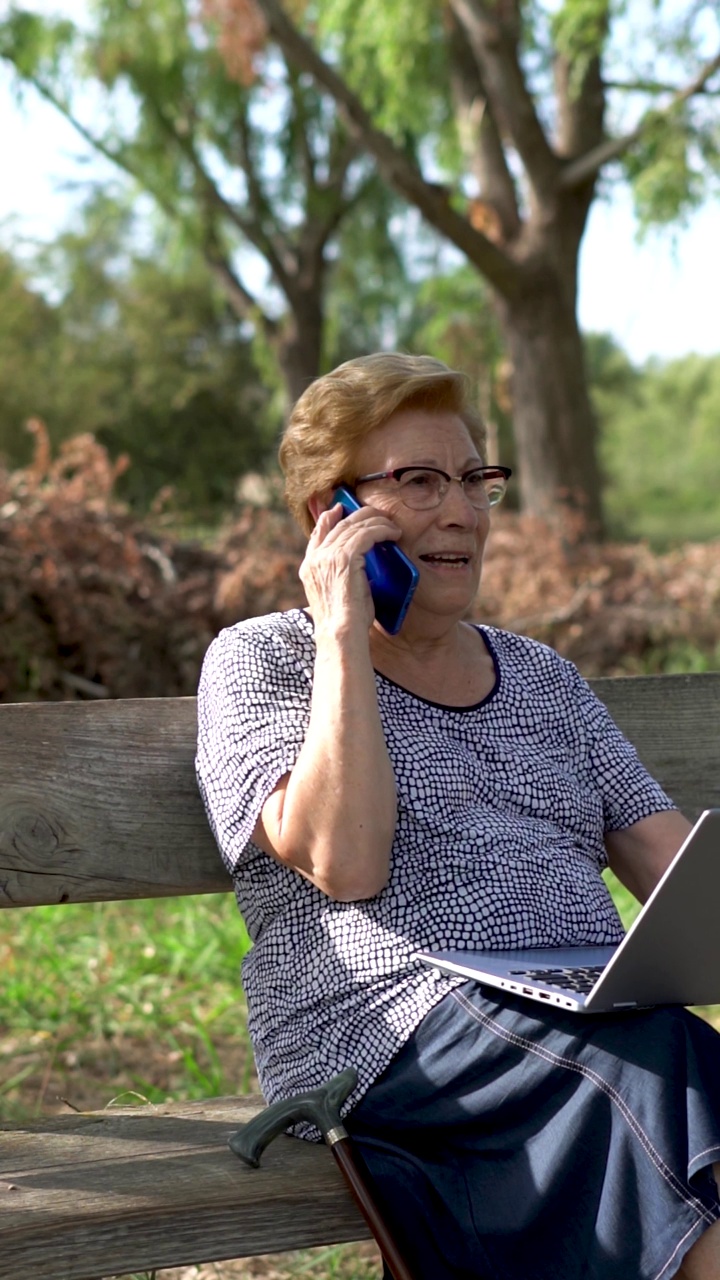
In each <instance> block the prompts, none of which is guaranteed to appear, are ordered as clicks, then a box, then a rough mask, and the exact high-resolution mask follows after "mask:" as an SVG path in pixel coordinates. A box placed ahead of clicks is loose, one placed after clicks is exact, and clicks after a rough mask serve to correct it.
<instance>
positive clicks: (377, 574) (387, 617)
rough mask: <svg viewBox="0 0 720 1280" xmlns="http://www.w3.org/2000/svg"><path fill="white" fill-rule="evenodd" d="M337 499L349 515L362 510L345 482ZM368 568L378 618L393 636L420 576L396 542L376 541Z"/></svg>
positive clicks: (337, 494) (366, 561)
mask: <svg viewBox="0 0 720 1280" xmlns="http://www.w3.org/2000/svg"><path fill="white" fill-rule="evenodd" d="M336 502H339V503H340V506H341V507H342V508H343V511H344V512H345V514H346V515H349V514H350V512H351V511H359V510H360V508H361V506H362V503H361V502H358V500H357V498H356V497H355V494H354V493H353V492H352V490H350V489H348V488H346V486H345V485H344V484H342V485H340V487H339V488H338V489H336V490H335V493H334V494H333V506H334V505H335V503H336ZM365 571H366V573H367V576H368V582H369V583H370V594H371V596H372V598H373V604H374V605H375V617H376V618H377V620H378V622H379V623H380V626H381V627H382V629H383V631H387V633H388V635H391V636H394V635H397V633H398V631H399V630H400V628H401V626H402V624H403V619H404V618H405V614H406V613H407V611H408V608H409V606H410V601H411V600H412V598H413V593H414V591H415V588H416V586H417V584H418V578H419V577H420V575H419V573H418V571H417V569H416V568H415V565H414V564H413V562H412V560H409V559H408V557H407V556H406V555H405V552H404V551H401V550H400V548H399V547H397V546H396V545H395V543H394V542H376V543H375V546H374V547H373V548H372V550H371V551H368V552H367V555H366V556H365Z"/></svg>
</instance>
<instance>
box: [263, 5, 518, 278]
mask: <svg viewBox="0 0 720 1280" xmlns="http://www.w3.org/2000/svg"><path fill="white" fill-rule="evenodd" d="M257 4H258V7H259V8H260V9H261V11H262V13H263V15H264V17H265V19H266V21H267V24H268V28H269V30H270V33H271V35H272V37H273V39H275V40H276V41H277V43H278V44H279V45H280V46H281V48H282V49H283V50H284V51H285V53H286V55H287V56H288V57H291V58H292V59H293V60H294V61H295V62H296V64H297V65H298V66H299V67H301V68H302V70H304V71H307V72H309V74H310V75H312V77H313V78H314V80H315V81H316V83H317V84H319V85H321V86H322V87H323V88H324V89H325V90H326V91H327V93H329V94H330V96H331V97H332V98H334V100H335V102H336V104H337V108H338V111H339V112H340V114H341V115H342V117H343V119H344V120H345V123H346V125H347V128H348V130H349V132H350V133H351V134H352V136H353V137H354V138H357V139H358V141H359V142H360V144H361V145H362V147H363V148H364V149H365V150H366V151H368V152H369V153H370V155H372V156H374V158H375V160H376V162H377V165H378V169H379V171H380V173H381V174H382V176H383V178H384V179H385V181H386V182H387V183H388V184H389V185H390V186H391V187H393V188H394V189H395V190H396V191H397V192H398V193H399V194H400V195H401V196H403V197H404V199H406V200H408V201H409V203H410V204H413V205H415V207H416V208H417V209H418V210H419V211H420V213H422V215H423V217H424V218H425V219H426V220H427V221H428V222H429V223H430V224H431V226H433V227H435V228H436V230H438V231H440V232H441V233H442V234H443V235H444V236H445V237H446V238H447V239H448V240H451V241H452V243H453V244H455V245H457V247H458V248H459V249H460V250H461V252H462V253H464V254H465V255H466V256H467V257H468V258H469V259H470V261H471V262H472V263H474V265H475V266H476V267H477V268H478V270H480V271H481V272H482V273H483V275H485V276H487V278H488V280H489V281H490V283H491V284H492V285H494V287H495V288H496V289H497V290H498V291H499V292H500V293H501V294H504V295H506V296H507V295H511V294H513V293H514V292H515V290H516V289H517V288H518V287H519V284H520V273H519V270H518V268H517V267H516V266H515V263H514V262H513V261H512V259H511V258H509V257H508V256H507V255H506V254H505V253H503V252H502V250H501V249H499V248H498V247H497V246H496V245H494V244H493V243H492V241H490V240H489V239H488V238H487V236H484V235H483V234H482V233H481V232H479V231H476V230H475V229H474V228H473V227H472V226H471V224H470V222H469V221H468V220H467V219H466V218H464V217H462V215H461V214H459V213H458V212H457V211H456V210H455V209H453V207H452V205H451V203H450V200H449V197H448V193H447V192H446V191H445V190H444V188H438V187H437V186H436V185H434V184H431V183H428V182H426V181H425V178H424V177H423V175H422V173H421V171H420V169H419V168H418V167H417V165H416V164H415V163H414V161H413V160H412V159H411V158H410V157H409V156H408V155H407V153H406V152H404V151H402V150H401V149H400V148H399V147H398V146H396V144H395V143H394V142H393V141H392V139H391V138H390V137H388V135H387V134H385V133H382V132H381V131H380V130H379V129H377V128H376V127H375V125H374V124H373V122H372V120H371V118H370V116H369V114H368V112H367V111H366V110H365V108H364V107H363V105H362V103H361V102H360V100H359V98H358V97H357V96H356V94H354V93H353V92H352V90H351V89H350V88H349V87H348V86H347V85H346V84H345V82H344V81H343V80H342V79H341V78H340V76H339V75H338V74H337V73H336V72H335V71H334V70H333V68H332V67H330V66H329V65H328V64H327V63H326V62H325V61H324V60H323V59H322V58H321V57H320V55H319V54H318V53H317V52H316V50H315V49H314V48H313V46H312V45H311V44H310V43H309V42H308V41H307V40H306V39H305V37H304V36H303V35H302V34H301V33H300V31H299V30H298V29H297V28H296V27H295V26H294V25H293V23H292V22H291V21H290V19H289V18H288V17H287V15H286V14H285V12H284V10H283V8H282V5H281V4H280V3H279V0H257Z"/></svg>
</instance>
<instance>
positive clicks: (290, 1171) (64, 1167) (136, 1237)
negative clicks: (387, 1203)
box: [0, 1097, 370, 1280]
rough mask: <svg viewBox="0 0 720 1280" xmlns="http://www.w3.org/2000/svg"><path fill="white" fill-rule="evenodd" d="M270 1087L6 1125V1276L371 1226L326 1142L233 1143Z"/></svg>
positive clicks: (170, 1259) (178, 1261)
mask: <svg viewBox="0 0 720 1280" xmlns="http://www.w3.org/2000/svg"><path fill="white" fill-rule="evenodd" d="M261 1105H262V1100H261V1099H260V1098H257V1097H246V1098H216V1099H211V1100H208V1101H206V1102H198V1103H184V1104H171V1105H164V1106H158V1107H140V1108H115V1107H114V1108H112V1109H111V1110H108V1111H102V1112H90V1113H85V1114H82V1115H73V1116H62V1117H59V1118H57V1119H53V1120H43V1121H41V1122H37V1123H35V1122H30V1123H27V1124H15V1125H13V1126H12V1127H11V1126H10V1125H0V1240H1V1241H2V1245H1V1247H0V1280H17V1278H18V1277H19V1276H28V1277H32V1280H98V1277H102V1276H108V1275H112V1274H116V1273H119V1272H123V1273H124V1272H126V1271H134V1270H148V1269H153V1268H155V1267H172V1266H183V1265H190V1264H192V1263H195V1262H198V1261H203V1262H214V1261H222V1260H223V1259H227V1258H242V1257H250V1256H254V1255H257V1254H262V1253H277V1252H282V1251H283V1250H286V1249H303V1248H310V1247H313V1246H317V1245H325V1244H340V1243H346V1242H348V1241H354V1240H366V1239H369V1238H370V1235H369V1232H368V1229H367V1227H366V1225H365V1223H364V1221H363V1219H362V1217H361V1216H360V1213H359V1211H358V1209H357V1208H356V1206H355V1203H354V1201H353V1200H352V1197H351V1196H350V1193H349V1192H348V1190H347V1188H346V1185H345V1182H344V1180H343V1178H342V1175H341V1174H340V1172H339V1170H338V1168H337V1166H336V1164H335V1161H334V1160H333V1159H332V1157H331V1156H330V1154H329V1152H328V1151H327V1149H326V1148H325V1147H324V1146H321V1145H314V1144H311V1143H308V1142H300V1141H298V1140H297V1139H295V1138H288V1137H281V1138H278V1139H277V1141H276V1142H274V1143H273V1144H272V1145H271V1146H270V1147H268V1149H267V1151H266V1152H265V1154H264V1155H263V1158H262V1163H261V1166H260V1168H259V1169H248V1168H247V1167H246V1166H245V1165H244V1164H243V1163H242V1162H241V1161H240V1160H238V1158H237V1156H234V1155H233V1154H232V1152H231V1151H230V1150H229V1149H228V1146H227V1141H228V1138H229V1137H230V1135H231V1134H232V1133H234V1132H235V1130H236V1129H237V1128H238V1127H239V1126H240V1125H241V1124H245V1123H247V1121H248V1120H250V1119H251V1118H252V1116H253V1115H255V1114H256V1113H257V1111H258V1110H259V1108H260V1106H261Z"/></svg>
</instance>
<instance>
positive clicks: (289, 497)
mask: <svg viewBox="0 0 720 1280" xmlns="http://www.w3.org/2000/svg"><path fill="white" fill-rule="evenodd" d="M398 409H424V410H426V411H428V412H431V413H432V412H435V411H449V412H451V413H456V414H457V415H458V417H460V418H461V419H462V421H463V422H464V424H465V426H466V427H467V429H468V432H469V434H470V438H471V439H472V442H473V444H474V445H475V447H476V449H477V450H478V453H479V455H480V457H481V458H482V459H483V461H485V460H486V448H487V433H486V430H485V426H484V423H483V421H482V418H481V417H480V414H479V413H478V411H477V410H476V409H475V408H474V407H473V405H471V404H470V383H469V380H468V379H467V377H466V376H465V374H464V373H459V372H458V371H457V370H455V369H450V368H448V366H447V365H446V364H443V362H442V361H441V360H435V359H434V358H433V357H432V356H411V355H404V354H403V353H401V352H397V351H389V352H377V353H376V354H374V355H369V356H359V357H358V358H357V359H356V360H348V361H346V363H345V364H341V365H339V366H338V368H337V369H333V371H332V373H327V374H325V375H324V376H323V377H321V378H318V379H317V380H316V381H315V382H313V383H311V384H310V386H309V387H308V389H307V391H304V392H303V394H302V395H301V396H300V399H299V400H298V401H297V403H296V405H295V407H294V409H293V411H292V413H291V414H290V418H289V420H288V424H287V427H286V428H285V432H284V434H283V438H282V442H281V445H280V453H279V457H280V466H281V467H282V470H283V474H284V476H285V501H286V502H287V505H288V507H289V508H290V510H291V512H292V514H293V515H294V516H295V519H296V520H297V521H298V524H299V525H300V526H301V528H302V529H304V531H305V533H308V534H309V533H310V531H311V529H312V527H313V523H314V521H313V518H312V516H311V515H310V512H309V510H308V502H309V500H310V498H311V497H312V496H313V495H314V494H316V493H323V492H324V491H325V490H327V489H333V488H335V486H336V485H338V484H339V483H340V482H341V481H343V480H344V481H346V482H350V483H352V481H353V480H354V478H355V477H354V474H353V472H354V460H355V457H356V454H357V449H358V446H359V445H360V444H361V442H362V441H363V440H364V439H365V438H366V437H367V436H369V435H370V433H371V432H372V431H375V430H376V429H377V428H378V427H381V426H382V425H383V424H384V423H385V422H387V420H388V418H390V417H392V415H393V414H394V413H395V412H397V410H398Z"/></svg>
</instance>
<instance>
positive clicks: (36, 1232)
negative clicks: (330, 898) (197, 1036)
mask: <svg viewBox="0 0 720 1280" xmlns="http://www.w3.org/2000/svg"><path fill="white" fill-rule="evenodd" d="M593 683H594V687H595V689H596V692H597V693H598V694H599V696H600V697H601V698H602V699H603V700H604V701H605V702H606V703H607V705H608V706H609V708H610V710H611V712H612V713H613V715H614V716H615V718H616V720H617V721H618V722H619V724H620V725H621V727H622V728H623V729H624V731H625V732H626V733H627V735H628V736H629V737H630V738H631V739H632V740H633V741H634V742H635V744H636V746H637V748H638V750H639V752H640V755H641V756H642V758H643V759H644V760H645V762H646V763H647V765H648V766H649V768H650V769H651V771H652V772H653V773H654V774H655V775H656V776H657V777H658V778H659V779H660V780H661V782H663V784H664V785H665V787H666V788H667V790H668V791H669V792H670V794H671V795H672V796H673V798H674V799H675V800H676V801H677V803H678V804H679V805H680V807H681V808H682V809H683V810H684V811H685V812H686V813H687V815H688V816H689V817H691V818H694V817H696V816H697V814H698V813H699V812H700V811H701V810H702V809H704V808H708V807H716V806H719V807H720V673H718V674H713V673H711V674H703V675H691V676H657V677H647V678H646V677H638V678H631V679H617V680H597V681H594V682H593ZM194 746H195V700H194V699H192V698H178V699H174V698H173V699H147V700H127V701H117V702H93V703H89V702H88V703H83V702H68V703H45V704H12V705H4V706H0V907H7V908H9V907H27V906H33V905H37V904H41V903H58V904H59V903H66V902H93V901H107V900H121V899H131V898H155V897H165V896H171V895H176V894H203V893H214V892H217V891H219V890H220V891H227V890H229V889H230V882H229V879H228V877H227V876H226V874H225V872H224V870H223V868H222V865H221V863H220V859H219V856H218V854H217V851H216V848H215V845H214V842H213V839H212V837H211V835H210V833H209V830H208V827H207V824H206V821H205V816H204V813H203V810H202V806H201V804H200V800H199V798H198V794H197V791H196V786H195V777H194V768H193V756H194ZM1 981H2V978H1V975H0V983H1ZM0 1017H1V1015H0ZM261 1106H262V1100H261V1099H260V1098H258V1097H239V1098H211V1099H208V1100H207V1101H206V1102H202V1103H177V1104H173V1105H164V1106H160V1107H145V1108H142V1107H141V1108H133V1109H128V1110H119V1109H116V1108H113V1109H112V1111H107V1112H92V1113H85V1114H79V1115H68V1116H62V1117H59V1118H49V1119H46V1120H40V1121H32V1122H28V1123H27V1124H15V1125H10V1124H3V1125H0V1280H18V1277H21V1276H22V1277H25V1276H27V1277H28V1278H32V1280H97V1278H98V1277H103V1276H109V1275H112V1274H117V1273H124V1272H130V1271H140V1270H149V1269H154V1268H162V1267H170V1266H179V1265H189V1264H192V1263H199V1262H211V1261H220V1260H222V1259H227V1258H238V1257H248V1256H253V1255H257V1254H262V1253H274V1252H279V1251H282V1250H287V1249H299V1248H308V1247H311V1246H316V1245H323V1244H331V1243H339V1242H343V1241H351V1240H361V1239H365V1238H367V1229H366V1227H365V1225H364V1223H363V1221H362V1219H361V1218H360V1215H359V1213H358V1211H357V1209H356V1208H355V1205H354V1203H353V1201H352V1200H351V1198H350V1195H349V1193H348V1192H347V1190H346V1189H345V1186H344V1184H343V1182H342V1179H341V1176H340V1174H339V1171H338V1169H337V1168H336V1166H335V1164H334V1162H333V1160H332V1159H331V1157H330V1154H329V1152H328V1151H327V1149H326V1148H324V1147H322V1146H313V1145H310V1144H308V1143H303V1142H299V1141H297V1140H295V1139H292V1138H281V1139H279V1140H278V1141H277V1142H275V1143H274V1144H273V1145H272V1147H270V1148H269V1150H268V1151H267V1153H266V1155H265V1156H264V1158H263V1162H262V1165H261V1168H260V1169H259V1170H251V1169H248V1168H246V1167H245V1166H243V1165H242V1164H241V1162H240V1161H239V1160H238V1159H237V1158H236V1157H235V1156H234V1155H233V1154H232V1153H231V1152H230V1151H229V1150H228V1147H227V1140H228V1137H229V1136H230V1135H231V1134H232V1133H233V1132H234V1131H235V1130H236V1129H237V1128H238V1127H239V1126H240V1125H241V1124H243V1123H245V1122H246V1121H247V1120H248V1119H250V1118H251V1117H252V1116H253V1115H254V1114H256V1113H257V1111H258V1109H259V1108H260V1107H261Z"/></svg>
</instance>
